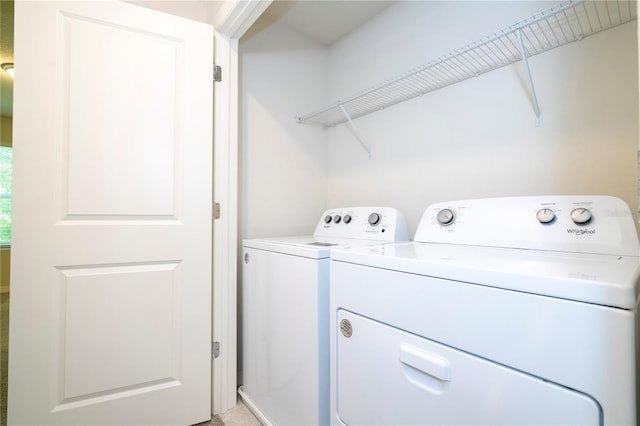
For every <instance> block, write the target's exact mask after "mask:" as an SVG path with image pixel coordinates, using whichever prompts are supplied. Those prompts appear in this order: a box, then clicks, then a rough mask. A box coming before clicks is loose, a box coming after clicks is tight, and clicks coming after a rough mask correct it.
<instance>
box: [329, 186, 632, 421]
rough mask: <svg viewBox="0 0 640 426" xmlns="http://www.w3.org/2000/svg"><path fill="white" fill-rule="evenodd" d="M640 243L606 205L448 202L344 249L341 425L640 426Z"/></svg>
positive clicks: (338, 387) (335, 333) (337, 270)
mask: <svg viewBox="0 0 640 426" xmlns="http://www.w3.org/2000/svg"><path fill="white" fill-rule="evenodd" d="M639 276H640V248H639V245H638V239H637V234H636V229H635V226H634V220H633V217H632V214H631V212H630V210H629V208H628V207H627V205H626V204H625V203H624V202H622V201H621V200H619V199H617V198H613V197H607V196H550V197H516V198H500V199H481V200H468V201H456V202H448V203H439V204H435V205H432V206H430V207H429V208H428V209H427V210H426V211H425V212H424V215H423V217H422V219H421V222H420V224H419V227H418V230H417V232H416V235H415V241H414V242H411V243H404V244H402V243H400V244H388V245H384V246H373V247H352V248H341V249H336V250H333V251H332V254H331V279H330V294H331V298H330V304H331V330H330V333H331V342H330V346H331V349H330V350H331V358H330V364H331V366H330V369H331V383H330V388H331V390H330V392H331V423H332V424H334V425H343V424H347V425H355V424H359V425H363V424H367V425H375V424H378V425H383V424H384V425H390V424H394V425H401V424H405V425H406V424H412V425H418V424H420V425H433V424H438V425H446V424H449V425H451V424H456V425H459V424H468V425H471V424H473V425H481V424H491V425H498V424H502V425H516V424H529V425H531V424H535V425H548V424H557V425H560V424H562V425H571V424H575V425H602V424H604V425H635V424H637V421H638V419H637V406H638V402H637V395H638V391H637V381H636V366H637V358H638V357H637V354H636V350H637V349H636V348H637V346H636V344H637V343H636V342H637V341H638V340H637V338H638V336H637V330H638V327H639V324H638V312H637V309H638V293H639V290H640V286H639Z"/></svg>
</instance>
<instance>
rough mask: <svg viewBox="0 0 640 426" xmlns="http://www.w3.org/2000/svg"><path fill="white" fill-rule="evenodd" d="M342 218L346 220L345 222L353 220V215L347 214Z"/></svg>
mask: <svg viewBox="0 0 640 426" xmlns="http://www.w3.org/2000/svg"><path fill="white" fill-rule="evenodd" d="M342 220H343V221H344V223H349V222H351V215H348V214H345V215H344V217H343V218H342Z"/></svg>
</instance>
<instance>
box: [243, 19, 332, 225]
mask: <svg viewBox="0 0 640 426" xmlns="http://www.w3.org/2000/svg"><path fill="white" fill-rule="evenodd" d="M240 53H241V54H240V69H241V75H240V117H241V118H240V121H241V125H240V212H241V213H240V214H241V218H240V227H241V230H240V232H241V237H242V238H255V237H265V236H284V235H305V234H307V235H308V234H312V233H313V229H314V226H315V222H316V221H317V220H318V218H319V217H320V214H321V213H322V212H323V211H324V209H325V206H326V202H327V143H326V131H325V130H323V129H321V128H316V127H309V126H304V125H300V124H297V123H296V122H295V121H294V119H293V117H294V115H296V114H299V113H300V112H301V111H302V110H303V109H305V108H308V107H314V106H320V105H322V104H323V103H324V102H325V101H326V70H327V62H326V48H325V47H324V46H323V45H321V44H319V43H317V42H314V41H311V40H309V39H307V38H305V37H303V36H301V35H300V34H298V33H296V32H294V31H292V30H291V29H289V28H287V27H286V26H283V25H281V24H273V23H272V22H271V21H270V20H269V18H268V17H267V16H265V15H263V16H262V17H261V18H260V20H259V21H258V22H257V23H256V24H255V25H254V26H253V27H252V29H251V30H250V33H249V34H247V35H246V36H245V37H244V38H243V39H241V43H240Z"/></svg>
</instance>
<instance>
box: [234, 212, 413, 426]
mask: <svg viewBox="0 0 640 426" xmlns="http://www.w3.org/2000/svg"><path fill="white" fill-rule="evenodd" d="M407 240H408V234H407V227H406V223H405V220H404V218H403V216H402V214H400V213H399V212H398V211H397V210H396V209H393V208H388V207H352V208H339V209H331V210H328V211H326V212H324V213H323V214H322V216H321V217H320V220H319V221H318V224H317V225H316V228H315V232H314V234H313V235H311V236H295V237H279V238H264V239H249V240H245V241H244V242H243V280H242V369H243V384H242V387H241V388H240V390H239V393H240V395H241V397H242V399H243V400H244V402H245V404H246V405H247V406H248V407H249V409H251V410H252V411H253V412H254V414H256V416H257V417H258V418H259V419H260V420H261V421H262V422H263V423H264V424H274V425H326V424H328V423H329V317H328V315H329V255H330V252H331V250H333V249H334V248H336V247H342V248H350V247H357V246H368V245H372V244H380V243H382V242H393V241H407Z"/></svg>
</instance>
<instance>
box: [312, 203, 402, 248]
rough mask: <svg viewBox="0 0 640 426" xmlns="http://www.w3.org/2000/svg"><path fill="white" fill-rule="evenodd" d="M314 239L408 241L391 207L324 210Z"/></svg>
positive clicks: (396, 211) (400, 221)
mask: <svg viewBox="0 0 640 426" xmlns="http://www.w3.org/2000/svg"><path fill="white" fill-rule="evenodd" d="M313 236H314V237H316V238H354V239H360V240H376V241H387V242H391V241H408V240H409V234H408V231H407V223H406V221H405V219H404V216H403V215H402V213H400V212H399V211H398V210H396V209H394V208H392V207H343V208H336V209H330V210H327V211H325V212H324V213H323V214H322V216H320V220H319V221H318V224H317V225H316V229H315V232H314V233H313Z"/></svg>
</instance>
